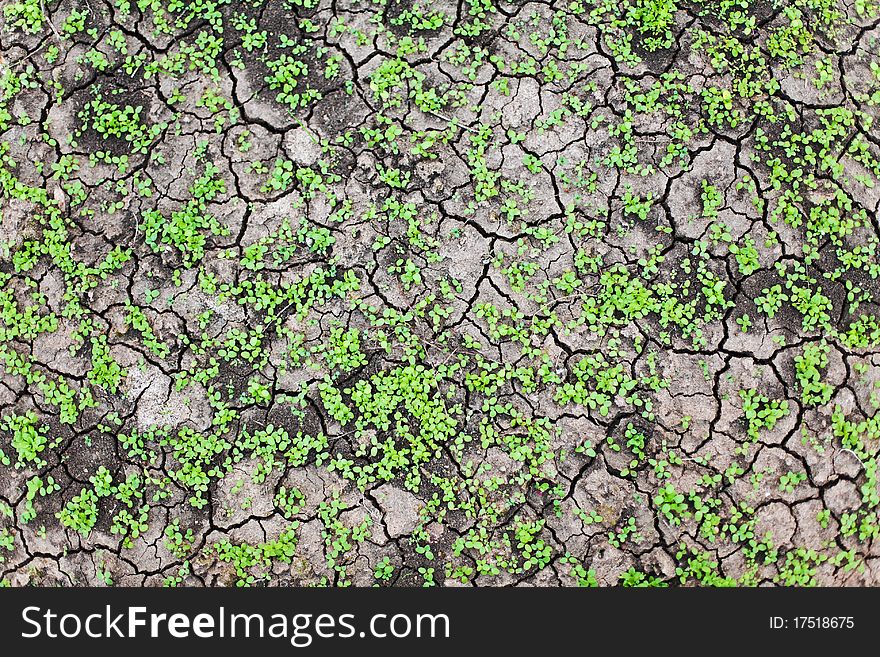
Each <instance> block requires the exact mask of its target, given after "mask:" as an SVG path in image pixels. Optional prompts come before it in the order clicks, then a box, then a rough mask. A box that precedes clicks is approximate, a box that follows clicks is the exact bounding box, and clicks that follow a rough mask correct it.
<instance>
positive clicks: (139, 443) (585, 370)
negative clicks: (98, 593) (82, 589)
mask: <svg viewBox="0 0 880 657" xmlns="http://www.w3.org/2000/svg"><path fill="white" fill-rule="evenodd" d="M0 22H2V25H0V133H2V140H0V211H2V213H0V450H2V451H0V580H2V583H3V585H7V586H24V585H40V586H49V585H65V586H72V585H77V586H78V585H94V584H102V585H103V584H106V585H129V586H153V585H167V586H198V585H205V586H217V585H294V586H306V585H338V586H344V585H349V584H351V585H360V586H371V585H382V586H422V585H424V586H430V585H438V586H453V585H457V586H462V585H471V586H473V585H476V586H507V585H539V586H576V585H582V586H595V585H602V586H607V585H620V584H622V585H627V586H681V585H708V586H733V585H741V586H750V585H759V584H776V585H815V584H818V585H875V584H878V583H880V542H878V541H880V537H878V534H880V521H878V517H877V513H878V505H880V488H878V449H880V414H878V413H877V408H878V407H880V394H878V393H880V317H878V315H880V284H878V274H880V261H878V257H880V254H878V251H880V249H878V244H880V239H878V235H880V226H878V220H877V210H878V205H880V186H878V184H877V183H878V178H880V130H878V129H877V127H876V125H875V121H876V120H877V118H878V116H880V112H878V103H880V3H878V1H877V0H854V1H852V2H848V1H842V0H792V1H783V0H779V1H776V2H773V1H770V0H737V1H733V0H602V1H599V2H587V1H586V0H565V1H563V2H524V1H523V2H521V1H513V0H511V1H501V0H459V1H458V2H450V1H448V0H440V1H437V2H431V3H427V2H417V3H409V2H401V1H399V0H277V1H272V2H269V1H268V0H249V1H246V2H231V1H230V0H186V1H182V0H83V1H77V2H72V1H70V0H60V1H58V0H14V1H10V0H6V1H5V2H2V3H0Z"/></svg>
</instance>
